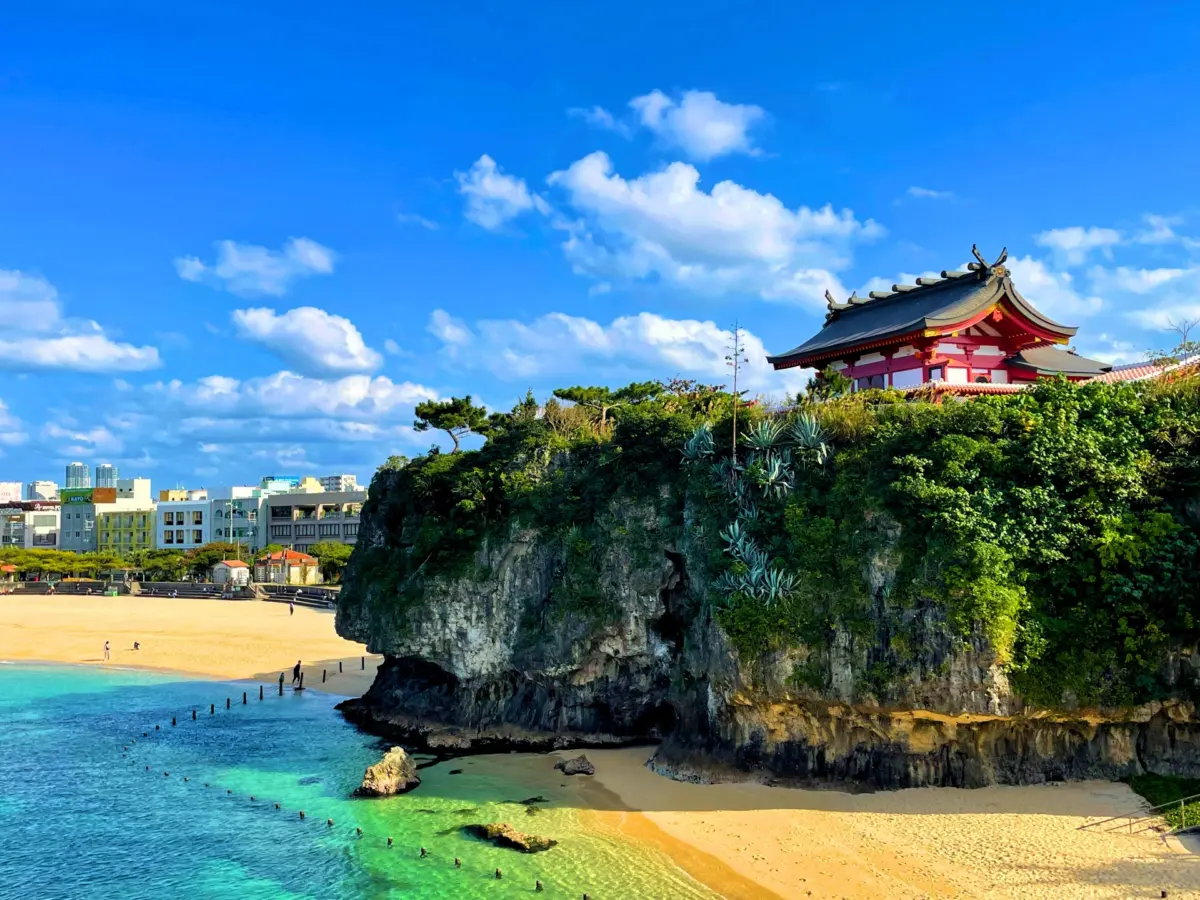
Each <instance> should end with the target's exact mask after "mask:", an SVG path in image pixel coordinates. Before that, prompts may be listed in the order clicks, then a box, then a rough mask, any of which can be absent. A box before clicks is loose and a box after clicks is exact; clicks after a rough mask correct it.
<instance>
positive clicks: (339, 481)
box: [320, 475, 362, 491]
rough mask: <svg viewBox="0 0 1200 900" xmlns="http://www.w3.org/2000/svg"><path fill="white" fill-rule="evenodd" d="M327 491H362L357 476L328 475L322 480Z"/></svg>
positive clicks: (323, 487)
mask: <svg viewBox="0 0 1200 900" xmlns="http://www.w3.org/2000/svg"><path fill="white" fill-rule="evenodd" d="M320 481H321V487H322V489H324V490H326V491H361V490H362V488H360V487H359V486H358V476H357V475H326V476H324V477H323V478H321V479H320Z"/></svg>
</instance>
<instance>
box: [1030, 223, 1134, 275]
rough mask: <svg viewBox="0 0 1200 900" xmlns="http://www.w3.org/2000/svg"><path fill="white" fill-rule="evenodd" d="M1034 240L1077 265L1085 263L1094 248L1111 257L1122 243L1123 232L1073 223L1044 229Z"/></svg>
mask: <svg viewBox="0 0 1200 900" xmlns="http://www.w3.org/2000/svg"><path fill="white" fill-rule="evenodd" d="M1034 240H1036V241H1037V243H1038V245H1039V246H1042V247H1049V248H1050V249H1051V250H1053V251H1054V252H1055V253H1056V254H1057V255H1058V256H1059V257H1060V258H1061V259H1062V260H1063V261H1064V262H1066V264H1067V265H1072V266H1077V265H1080V264H1081V263H1083V261H1084V260H1085V259H1086V258H1087V256H1088V254H1089V253H1090V252H1091V251H1093V250H1099V251H1100V252H1101V253H1103V254H1104V255H1105V256H1106V257H1108V258H1110V259H1111V258H1112V248H1113V247H1114V246H1116V245H1117V244H1119V243H1121V232H1119V231H1115V230H1114V229H1112V228H1095V227H1092V228H1082V227H1080V226H1078V225H1073V226H1071V227H1070V228H1052V229H1050V230H1049V231H1043V232H1042V233H1041V234H1039V235H1037V237H1036V238H1035V239H1034Z"/></svg>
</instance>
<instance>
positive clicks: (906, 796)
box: [585, 748, 1200, 900]
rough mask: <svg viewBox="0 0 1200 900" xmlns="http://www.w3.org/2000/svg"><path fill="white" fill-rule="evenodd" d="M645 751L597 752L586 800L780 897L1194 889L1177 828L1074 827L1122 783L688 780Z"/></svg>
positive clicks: (1100, 808)
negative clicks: (653, 765)
mask: <svg viewBox="0 0 1200 900" xmlns="http://www.w3.org/2000/svg"><path fill="white" fill-rule="evenodd" d="M651 752H652V751H651V750H649V749H645V748H635V749H627V750H610V751H597V752H589V754H588V756H589V758H590V759H592V761H593V762H594V763H595V764H596V776H595V779H594V786H593V787H592V788H590V790H591V791H592V792H593V796H591V797H590V798H588V802H589V804H590V805H592V806H593V807H594V808H596V809H600V810H603V809H605V806H606V804H612V801H613V800H614V799H615V800H617V801H619V802H618V803H617V804H612V805H610V806H609V807H608V808H609V809H610V810H612V811H610V812H602V813H598V815H600V816H601V818H602V819H606V820H607V821H608V822H609V823H610V824H612V825H613V826H614V827H618V828H621V829H622V830H625V831H627V832H628V833H630V834H631V835H634V836H641V837H643V838H648V839H653V833H652V831H650V832H648V830H647V829H646V827H645V825H644V824H642V823H639V822H638V821H637V819H638V818H644V819H645V821H646V822H647V823H649V824H650V825H652V826H653V829H655V830H658V831H661V832H662V833H663V834H664V835H666V836H667V838H668V839H669V841H670V842H682V843H685V844H687V845H689V846H690V847H692V848H694V849H695V850H697V851H699V852H700V853H702V854H706V855H707V856H710V857H712V858H714V859H716V860H719V861H721V862H722V863H724V864H725V865H727V866H728V867H729V868H730V869H732V870H733V871H734V872H736V873H737V874H738V875H740V876H742V877H744V878H746V879H749V880H750V881H753V882H754V883H756V884H758V885H760V886H761V887H762V888H764V889H765V890H767V891H770V892H772V894H774V895H777V896H779V897H788V898H790V897H826V898H846V900H865V898H897V900H909V898H924V897H939V898H940V897H959V898H1039V900H1040V898H1047V900H1049V898H1055V900H1062V898H1089V900H1090V898H1101V900H1108V898H1112V900H1117V898H1121V900H1125V898H1130V897H1159V896H1160V891H1162V890H1166V891H1168V896H1169V897H1193V898H1194V897H1200V856H1198V855H1193V854H1192V853H1189V852H1188V851H1187V850H1186V849H1185V848H1184V847H1183V846H1182V845H1181V844H1180V843H1179V841H1177V840H1175V839H1174V838H1170V839H1167V840H1165V841H1164V840H1163V839H1162V838H1161V837H1159V836H1157V835H1133V836H1130V835H1127V834H1123V833H1120V832H1109V833H1098V832H1094V831H1080V830H1079V827H1080V826H1081V825H1083V824H1085V823H1087V822H1088V821H1095V820H1097V819H1099V818H1103V817H1107V816H1110V815H1115V814H1117V813H1121V812H1128V811H1129V810H1131V809H1136V808H1138V807H1139V806H1140V805H1141V803H1142V801H1141V799H1140V798H1139V797H1138V796H1137V795H1136V794H1134V793H1133V792H1132V791H1131V790H1130V789H1129V788H1128V787H1127V786H1125V785H1123V784H1116V783H1111V782H1075V783H1069V784H1061V785H1042V786H1028V787H990V788H982V789H977V790H958V789H953V788H920V789H916V790H905V791H889V792H878V793H871V794H845V793H841V792H838V791H828V790H823V791H809V790H792V789H788V788H773V787H765V786H763V785H758V784H716V785H694V784H685V783H680V782H675V781H671V780H669V779H667V778H663V777H661V776H659V775H656V774H654V773H653V772H651V771H650V770H649V769H647V768H646V767H645V765H644V764H645V761H646V759H647V758H648V756H649V755H650V753H651ZM585 796H586V794H585ZM614 806H615V807H616V809H614V808H613V807H614ZM621 807H624V808H626V809H628V810H632V811H636V812H621V811H620V808H621ZM664 849H666V850H667V851H668V852H671V848H670V846H669V845H665V846H664ZM672 855H675V854H674V853H672ZM678 861H679V863H680V865H682V866H683V867H684V868H685V869H689V871H691V872H692V874H693V875H694V876H695V877H697V878H699V879H701V880H705V881H707V880H708V879H707V878H706V877H705V873H704V869H703V860H702V859H701V860H700V861H699V863H698V864H697V867H696V868H695V869H692V868H691V867H690V866H689V864H688V861H687V860H686V858H681V859H678ZM760 896H762V895H760Z"/></svg>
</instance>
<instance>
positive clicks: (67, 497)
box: [58, 488, 92, 503]
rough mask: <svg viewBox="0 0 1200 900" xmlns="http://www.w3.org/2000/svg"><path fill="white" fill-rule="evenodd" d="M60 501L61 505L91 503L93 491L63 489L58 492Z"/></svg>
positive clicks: (86, 489)
mask: <svg viewBox="0 0 1200 900" xmlns="http://www.w3.org/2000/svg"><path fill="white" fill-rule="evenodd" d="M58 499H59V502H61V503H91V502H92V489H91V488H63V489H62V490H60V491H59V492H58Z"/></svg>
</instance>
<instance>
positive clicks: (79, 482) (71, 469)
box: [66, 462, 92, 490]
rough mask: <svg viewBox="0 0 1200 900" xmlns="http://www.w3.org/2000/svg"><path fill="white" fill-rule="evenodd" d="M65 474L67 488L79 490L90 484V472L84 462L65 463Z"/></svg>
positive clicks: (88, 486)
mask: <svg viewBox="0 0 1200 900" xmlns="http://www.w3.org/2000/svg"><path fill="white" fill-rule="evenodd" d="M66 475H67V490H71V489H76V490H81V489H83V488H90V487H91V486H92V473H91V472H89V471H88V467H87V465H85V464H84V463H81V462H73V463H67V472H66Z"/></svg>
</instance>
